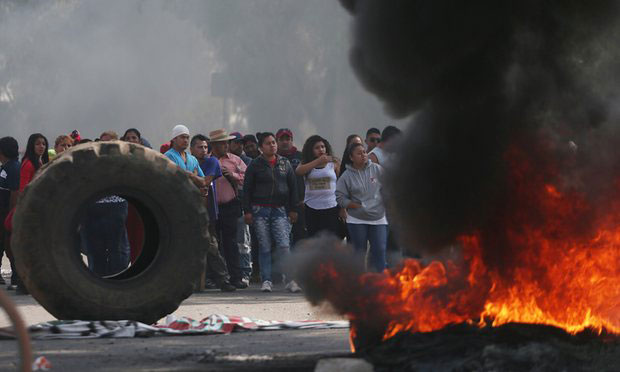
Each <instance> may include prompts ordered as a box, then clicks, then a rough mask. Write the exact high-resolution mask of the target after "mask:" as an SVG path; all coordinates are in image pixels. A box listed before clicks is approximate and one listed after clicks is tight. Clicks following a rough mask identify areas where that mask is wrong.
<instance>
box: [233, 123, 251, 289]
mask: <svg viewBox="0 0 620 372" xmlns="http://www.w3.org/2000/svg"><path fill="white" fill-rule="evenodd" d="M230 135H231V136H233V137H235V138H234V139H232V140H230V152H231V153H232V154H235V155H237V156H238V157H239V158H241V160H243V162H244V163H245V165H246V166H248V165H250V162H251V161H252V158H250V157H249V156H247V155H245V154H244V153H243V136H242V135H241V133H239V132H233V133H231V134H230ZM239 199H240V200H243V188H241V189H239ZM237 246H239V258H240V262H239V264H240V265H241V274H242V276H243V278H242V279H241V280H243V281H244V282H245V283H247V284H248V285H249V284H250V276H251V275H252V236H251V234H250V226H249V225H248V224H246V223H245V219H244V218H243V216H241V217H239V219H238V220H237Z"/></svg>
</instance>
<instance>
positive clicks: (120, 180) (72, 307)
mask: <svg viewBox="0 0 620 372" xmlns="http://www.w3.org/2000/svg"><path fill="white" fill-rule="evenodd" d="M105 195H120V196H123V197H125V198H127V199H128V200H129V201H130V202H131V203H132V204H133V205H134V206H136V207H137V208H138V210H139V211H140V214H141V216H142V219H143V223H144V232H145V243H144V248H143V251H142V254H141V255H140V257H139V258H138V260H137V261H136V263H135V264H134V265H132V266H131V267H130V268H129V269H127V270H125V271H124V272H123V273H121V274H118V275H116V276H113V277H106V278H100V277H98V276H96V275H94V274H93V273H91V271H90V270H89V269H88V268H87V267H86V266H85V265H84V263H83V261H82V258H81V256H80V253H79V238H78V233H77V226H78V225H79V221H81V218H82V217H83V214H82V213H83V212H82V211H83V210H85V208H84V207H85V206H86V205H87V204H88V203H92V202H94V201H95V200H97V199H98V198H100V197H102V196H105ZM207 218H208V217H207V211H206V208H205V207H204V202H203V199H202V196H201V195H200V192H199V190H198V188H196V187H195V186H194V184H193V183H192V182H191V181H190V180H189V177H188V176H187V174H186V173H185V172H184V171H182V170H181V169H179V168H178V167H177V166H176V165H175V164H174V163H172V162H171V161H169V160H168V159H167V158H166V157H164V156H163V155H161V154H159V153H158V152H155V151H153V150H150V149H147V148H145V147H143V146H139V145H135V144H130V143H126V142H120V141H112V142H99V143H88V144H83V145H79V146H76V147H74V148H72V149H71V150H69V151H67V152H65V153H63V154H61V155H60V156H59V157H58V158H56V159H54V160H53V161H52V162H50V163H49V164H47V165H45V166H44V167H43V168H42V169H41V170H40V172H39V173H38V174H37V176H36V177H35V179H34V180H33V181H32V182H31V183H30V184H29V185H28V186H27V187H26V189H25V191H24V193H23V194H22V195H21V196H20V199H19V201H18V205H17V209H16V211H15V215H14V217H13V233H12V238H11V245H12V249H13V252H14V254H15V261H16V265H17V271H18V273H19V274H20V276H21V278H22V279H23V281H24V284H25V286H26V288H27V289H28V290H29V291H30V293H31V294H32V296H33V297H34V298H35V299H36V300H37V301H39V303H40V304H41V305H43V307H45V309H46V310H47V311H49V312H50V313H51V314H52V315H54V316H55V317H57V318H58V319H83V320H121V319H129V320H137V321H141V322H144V323H147V324H150V323H154V322H156V321H157V320H159V319H161V318H162V317H164V316H166V315H167V314H170V313H172V312H173V311H175V310H176V309H177V308H178V307H179V305H180V303H181V302H182V301H183V300H185V299H186V298H187V297H189V296H190V295H191V294H192V292H193V290H194V288H195V287H196V285H197V280H198V278H199V277H200V274H201V272H202V270H203V268H204V264H205V252H206V247H207V239H206V238H207V228H206V227H207Z"/></svg>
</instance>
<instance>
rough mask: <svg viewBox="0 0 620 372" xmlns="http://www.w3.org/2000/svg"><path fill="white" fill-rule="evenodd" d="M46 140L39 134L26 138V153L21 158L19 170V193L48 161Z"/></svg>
mask: <svg viewBox="0 0 620 372" xmlns="http://www.w3.org/2000/svg"><path fill="white" fill-rule="evenodd" d="M47 151H48V142H47V138H45V136H44V135H42V134H41V133H35V134H32V135H30V137H29V138H28V144H27V145H26V152H25V153H24V157H22V165H21V169H20V179H19V192H22V191H24V188H26V185H28V184H29V183H30V181H32V179H33V178H34V175H35V173H36V172H37V171H38V170H39V168H41V166H43V164H47V163H48V162H49V161H50V158H49V154H48V152H47Z"/></svg>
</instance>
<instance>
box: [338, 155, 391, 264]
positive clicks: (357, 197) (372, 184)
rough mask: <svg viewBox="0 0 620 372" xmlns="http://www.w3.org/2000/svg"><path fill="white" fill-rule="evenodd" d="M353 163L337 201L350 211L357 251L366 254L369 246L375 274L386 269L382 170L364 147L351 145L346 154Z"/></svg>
mask: <svg viewBox="0 0 620 372" xmlns="http://www.w3.org/2000/svg"><path fill="white" fill-rule="evenodd" d="M346 155H348V157H349V159H350V160H351V164H350V165H347V171H346V172H345V173H343V175H342V177H340V178H339V179H338V183H337V186H336V199H337V200H338V204H339V205H340V206H341V207H342V208H345V209H347V212H348V213H347V228H348V230H349V237H350V240H351V243H353V246H354V247H355V250H356V251H357V252H358V253H360V254H364V255H365V253H366V249H367V246H368V243H369V242H370V260H369V264H370V265H371V266H372V268H373V269H374V270H375V271H378V272H382V271H383V270H384V269H385V267H386V259H385V251H386V245H387V236H388V222H387V218H386V217H385V207H384V204H383V199H382V197H381V182H380V178H381V173H382V172H383V168H382V167H381V166H380V165H378V164H375V163H373V162H371V161H370V160H369V159H368V155H367V154H366V149H365V148H364V145H362V144H360V143H352V144H351V145H350V146H349V147H348V148H347V151H346Z"/></svg>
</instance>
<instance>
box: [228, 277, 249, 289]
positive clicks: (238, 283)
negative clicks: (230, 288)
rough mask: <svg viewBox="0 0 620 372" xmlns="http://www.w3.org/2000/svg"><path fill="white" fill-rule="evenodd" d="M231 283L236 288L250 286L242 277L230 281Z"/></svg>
mask: <svg viewBox="0 0 620 372" xmlns="http://www.w3.org/2000/svg"><path fill="white" fill-rule="evenodd" d="M230 284H232V285H234V286H235V288H237V289H246V288H247V287H248V284H247V283H246V282H244V281H243V280H242V279H239V280H233V281H231V282H230Z"/></svg>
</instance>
